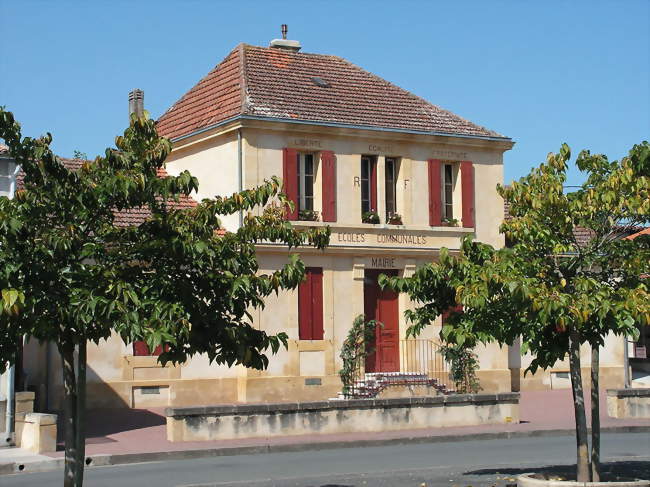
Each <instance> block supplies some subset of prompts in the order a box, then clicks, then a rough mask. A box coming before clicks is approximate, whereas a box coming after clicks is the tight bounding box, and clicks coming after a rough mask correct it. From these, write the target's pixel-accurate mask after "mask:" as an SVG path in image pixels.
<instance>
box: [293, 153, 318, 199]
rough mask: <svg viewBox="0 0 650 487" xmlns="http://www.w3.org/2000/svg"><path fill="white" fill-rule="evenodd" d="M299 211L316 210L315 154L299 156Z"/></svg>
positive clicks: (301, 154) (300, 154)
mask: <svg viewBox="0 0 650 487" xmlns="http://www.w3.org/2000/svg"><path fill="white" fill-rule="evenodd" d="M297 157H298V210H309V211H313V210H314V176H315V173H316V171H315V167H314V154H303V153H299V154H298V156H297Z"/></svg>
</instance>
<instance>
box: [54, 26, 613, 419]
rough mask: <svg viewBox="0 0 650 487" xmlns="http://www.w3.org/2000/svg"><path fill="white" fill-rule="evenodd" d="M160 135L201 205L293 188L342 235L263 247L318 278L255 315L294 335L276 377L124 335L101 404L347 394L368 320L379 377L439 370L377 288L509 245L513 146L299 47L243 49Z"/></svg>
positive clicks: (305, 208) (302, 208)
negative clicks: (261, 188) (359, 326)
mask: <svg viewBox="0 0 650 487" xmlns="http://www.w3.org/2000/svg"><path fill="white" fill-rule="evenodd" d="M134 96H135V97H136V98H137V97H138V96H141V93H137V92H136V93H135V95H134ZM157 127H158V131H159V133H160V134H161V135H163V136H165V137H167V138H169V139H170V140H171V141H172V143H173V151H172V153H171V155H170V157H169V158H168V160H167V171H168V172H169V173H170V174H178V173H180V172H181V171H184V170H188V171H190V172H191V173H192V174H193V175H194V176H196V177H197V178H198V181H199V191H198V193H197V194H196V195H194V196H195V199H196V200H198V201H200V200H201V199H202V198H214V197H215V196H217V195H231V194H232V193H234V192H237V191H240V190H242V189H246V188H253V187H256V186H258V185H260V184H262V183H263V182H264V180H266V179H269V178H271V177H272V176H278V177H281V178H282V179H283V184H284V190H285V193H286V194H287V196H288V197H289V198H290V199H291V200H293V201H294V203H295V209H294V211H293V212H292V213H291V214H289V215H288V218H289V219H290V220H291V221H292V224H293V225H295V226H297V227H301V226H305V227H314V226H315V227H321V226H329V227H330V228H331V231H332V234H331V240H330V245H329V246H328V247H327V248H326V249H325V250H324V251H320V250H317V249H314V248H309V247H304V248H302V247H301V248H299V249H292V250H291V251H289V250H288V249H287V248H286V247H284V246H281V245H274V244H261V245H259V246H258V259H259V264H260V271H261V272H271V271H273V270H276V269H278V268H279V267H280V266H282V265H283V264H284V263H286V261H287V258H288V256H289V253H290V252H297V253H299V254H300V257H301V259H302V260H303V261H304V262H305V266H306V268H307V275H306V278H305V280H304V282H303V283H302V284H301V285H300V286H299V288H298V289H296V290H295V291H292V292H285V293H281V294H280V295H279V296H272V297H270V298H268V299H267V301H266V305H265V307H264V309H258V310H254V312H253V316H254V323H253V324H254V326H256V327H259V328H260V329H263V330H265V331H266V332H267V333H271V334H273V333H278V332H285V333H287V334H288V336H289V346H288V349H286V350H285V349H281V350H280V351H279V352H278V354H277V355H275V356H273V357H270V362H269V367H268V369H267V370H263V371H257V370H251V369H246V368H244V367H241V366H237V367H232V368H229V367H227V366H225V365H215V364H210V363H209V362H208V359H207V357H203V356H199V357H195V358H193V359H191V360H190V361H188V362H187V363H186V364H183V365H178V366H173V365H168V366H165V367H163V366H161V365H160V364H159V363H158V362H157V357H156V351H149V350H147V348H146V346H143V344H124V343H123V342H122V341H121V340H120V338H119V337H117V336H115V337H113V338H111V339H109V340H108V341H106V342H103V343H101V344H100V346H95V345H94V344H89V345H88V368H89V373H88V380H89V383H88V404H89V406H90V407H112V406H120V405H121V406H127V407H152V406H187V405H198V404H218V403H231V402H260V401H302V400H324V399H327V398H330V397H333V396H336V395H337V393H338V392H339V391H340V390H341V381H340V378H339V376H338V370H339V369H340V368H341V366H342V364H341V359H340V357H339V354H340V350H341V346H342V343H343V341H344V340H345V338H346V335H347V333H348V331H349V329H350V327H351V325H352V322H353V320H354V319H355V317H357V316H358V315H360V314H365V316H366V318H367V319H376V320H378V321H380V322H382V323H383V325H384V326H383V327H381V328H379V329H378V332H377V337H376V346H375V351H374V353H373V354H372V356H370V357H369V358H368V360H367V361H366V364H365V365H366V366H365V369H366V370H365V371H366V372H375V373H386V374H390V373H406V372H409V373H410V372H412V373H439V372H440V370H441V369H440V367H438V366H437V365H436V363H435V362H436V361H437V360H438V358H437V357H438V355H437V350H438V348H437V347H438V346H439V337H438V335H439V331H440V326H441V320H440V319H439V320H438V322H437V323H435V324H434V325H432V326H430V327H429V328H427V329H426V330H425V331H424V332H423V333H422V335H420V336H418V337H417V338H415V339H414V338H409V339H407V338H406V329H407V328H408V323H407V322H406V320H405V318H404V311H405V310H407V309H409V308H412V307H413V306H414V304H413V303H411V302H410V301H409V299H408V298H407V297H406V296H405V295H403V294H399V295H398V294H396V293H394V292H392V291H389V290H381V289H380V288H379V286H378V284H377V278H378V276H379V275H380V274H382V273H383V274H389V275H398V276H410V275H412V274H413V272H414V271H415V269H416V268H417V267H418V266H421V265H423V264H425V263H427V262H431V261H433V260H435V259H436V258H437V255H438V253H439V251H440V249H441V248H442V247H446V248H448V249H450V250H451V251H452V252H453V251H454V250H458V249H459V246H460V241H461V238H462V237H464V236H465V235H473V236H474V237H475V238H476V239H477V240H479V241H482V242H485V243H488V244H491V245H493V246H495V247H502V246H503V245H504V237H503V235H501V234H500V233H499V226H500V224H501V222H502V221H503V217H504V205H503V200H502V199H501V197H500V196H499V195H498V194H497V192H496V186H497V184H498V183H503V155H504V152H506V151H508V150H509V149H511V148H512V147H513V144H514V142H513V141H512V140H511V139H510V138H508V137H506V136H503V135H500V134H499V133H497V132H494V131H492V130H488V129H486V128H484V127H481V126H478V125H476V124H474V123H472V122H469V121H467V120H465V119H463V118H461V117H459V116H457V115H455V114H453V113H451V112H449V111H447V110H445V109H442V108H440V107H438V106H435V105H432V104H431V103H429V102H427V101H426V100H424V99H422V98H420V97H418V96H416V95H414V94H412V93H410V92H408V91H406V90H404V89H402V88H399V87H397V86H395V85H393V84H391V83H390V82H388V81H385V80H383V79H382V78H380V77H378V76H376V75H374V74H372V73H370V72H368V71H365V70H364V69H362V68H360V67H358V66H356V65H354V64H352V63H350V62H349V61H346V60H345V59H343V58H340V57H337V56H330V55H322V54H310V53H304V52H302V50H301V49H300V44H299V43H298V42H297V41H290V40H286V39H278V40H274V41H272V42H271V45H270V46H269V47H256V46H251V45H246V44H240V45H238V46H236V47H235V48H234V49H233V50H232V51H231V52H230V53H229V54H228V55H227V56H226V57H225V59H224V60H223V61H221V62H220V63H219V64H218V65H217V66H216V67H215V68H214V69H213V70H212V71H210V72H209V73H208V74H207V75H206V76H205V77H204V78H203V79H201V80H200V81H199V82H198V83H197V84H196V85H195V86H194V87H193V88H192V89H190V90H189V91H188V92H187V93H186V94H185V95H183V96H182V97H181V98H180V99H179V100H178V101H177V102H176V103H175V104H174V105H173V106H171V107H170V108H169V109H168V110H167V111H166V112H165V113H164V114H163V115H162V116H161V117H160V118H159V120H158V122H157ZM243 217H244V215H237V214H235V215H230V216H226V217H224V218H223V221H222V223H223V227H224V228H225V230H226V231H235V230H236V229H237V228H238V226H239V225H240V224H241V221H242V218H243ZM476 352H477V354H478V357H479V362H480V370H479V371H478V377H479V379H480V383H481V387H482V388H483V390H484V391H485V392H504V391H510V390H511V388H512V384H513V374H515V375H516V376H517V377H516V379H517V380H516V382H517V383H519V374H520V369H521V363H519V364H518V365H517V368H516V371H514V372H513V365H512V364H513V361H516V359H513V357H512V354H510V356H509V351H508V347H503V348H500V347H499V346H498V345H496V344H491V345H487V346H480V347H479V348H478V349H477V350H476ZM54 355H56V354H54ZM52 360H56V358H53V359H52ZM509 360H510V362H509ZM524 367H525V365H524ZM607 367H608V364H607V357H605V358H604V363H603V368H604V369H607ZM617 370H619V371H620V366H618V365H617ZM59 375H60V374H58V373H56V374H51V375H50V379H48V380H50V381H52V382H53V383H52V387H49V390H50V392H49V394H50V396H51V397H50V400H49V401H48V403H49V407H50V408H56V407H58V406H60V398H61V395H60V394H59V393H57V392H56V391H57V390H60V388H61V386H60V377H58V376H59ZM538 377H542V376H541V375H540V376H538ZM544 377H546V376H544ZM544 380H545V379H539V380H538V381H537V382H534V381H535V379H531V381H532V382H530V386H531V387H544V388H546V387H550V384H548V383H544ZM57 381H58V382H57Z"/></svg>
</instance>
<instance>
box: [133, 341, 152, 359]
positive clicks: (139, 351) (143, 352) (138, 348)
mask: <svg viewBox="0 0 650 487" xmlns="http://www.w3.org/2000/svg"><path fill="white" fill-rule="evenodd" d="M133 355H135V356H147V355H149V347H148V346H147V343H146V342H145V341H143V340H138V341H137V342H133Z"/></svg>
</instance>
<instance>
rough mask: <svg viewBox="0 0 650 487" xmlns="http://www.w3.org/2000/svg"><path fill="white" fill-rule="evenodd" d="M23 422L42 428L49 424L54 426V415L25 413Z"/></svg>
mask: <svg viewBox="0 0 650 487" xmlns="http://www.w3.org/2000/svg"><path fill="white" fill-rule="evenodd" d="M25 422H26V423H34V424H40V425H42V426H47V425H49V424H56V414H46V413H27V414H25Z"/></svg>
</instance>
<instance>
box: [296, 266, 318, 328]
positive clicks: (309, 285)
mask: <svg viewBox="0 0 650 487" xmlns="http://www.w3.org/2000/svg"><path fill="white" fill-rule="evenodd" d="M323 335H324V332H323V269H322V267H307V269H306V272H305V279H304V280H303V281H302V282H301V283H300V285H299V287H298V338H299V339H300V340H322V339H323Z"/></svg>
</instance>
